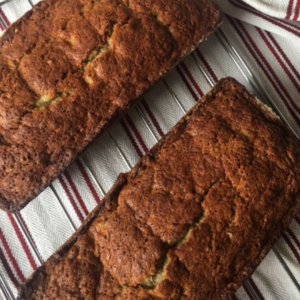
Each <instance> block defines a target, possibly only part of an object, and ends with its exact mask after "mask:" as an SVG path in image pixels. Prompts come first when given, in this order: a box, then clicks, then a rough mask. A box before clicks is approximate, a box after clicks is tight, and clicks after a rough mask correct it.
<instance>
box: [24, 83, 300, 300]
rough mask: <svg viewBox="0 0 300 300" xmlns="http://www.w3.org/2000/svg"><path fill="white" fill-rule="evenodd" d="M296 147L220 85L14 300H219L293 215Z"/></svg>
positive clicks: (299, 193)
mask: <svg viewBox="0 0 300 300" xmlns="http://www.w3.org/2000/svg"><path fill="white" fill-rule="evenodd" d="M299 181H300V143H299V141H298V140H297V139H296V138H295V137H294V136H293V135H292V134H291V133H290V132H289V130H287V129H286V128H285V127H284V126H283V124H282V123H281V122H280V120H279V119H278V118H277V117H276V116H274V115H273V114H272V113H271V112H270V111H269V110H268V109H266V108H265V107H264V106H263V105H262V104H261V103H259V102H258V101H257V100H256V99H255V98H254V97H253V96H251V95H250V94H249V93H248V92H247V91H246V90H245V88H244V87H243V86H241V85H240V84H239V83H237V82H236V81H235V80H233V79H230V78H228V79H225V80H222V81H221V82H220V83H218V84H217V86H216V87H215V88H214V89H213V90H212V92H210V93H209V94H208V95H207V96H205V97H204V99H203V102H201V103H200V102H199V103H198V104H197V105H196V106H195V107H194V108H193V109H192V110H191V111H190V112H189V113H188V114H187V116H185V117H184V118H183V119H182V120H181V121H180V122H179V123H178V124H177V125H176V126H175V127H174V128H173V129H172V130H171V132H170V133H169V134H168V135H167V136H166V137H165V138H163V140H162V141H160V142H159V143H158V144H157V145H156V146H155V147H154V148H153V149H152V150H151V151H150V153H149V154H148V155H146V156H145V157H144V158H143V159H142V160H141V161H140V162H139V163H138V165H137V166H136V167H135V168H134V169H133V170H132V171H131V172H129V173H127V174H125V175H121V176H120V177H119V179H118V180H117V182H116V184H115V186H114V187H113V188H112V190H111V191H110V193H109V194H108V195H107V197H106V198H105V200H104V202H103V204H102V206H99V207H97V208H96V209H95V210H94V211H93V213H92V214H91V215H90V217H89V219H88V220H87V221H86V223H85V224H84V225H83V226H82V227H81V229H79V231H78V232H77V233H76V234H75V235H74V236H73V237H72V238H71V239H70V240H69V241H68V243H67V244H66V245H64V246H63V247H62V248H61V249H60V250H59V251H58V252H57V253H56V254H55V255H53V256H52V257H51V258H50V259H49V260H48V261H47V262H46V263H45V264H44V265H43V266H42V267H40V268H39V269H38V270H37V272H36V273H35V274H34V275H33V277H32V278H31V279H30V280H29V281H28V282H27V283H26V284H25V285H24V286H22V287H21V289H20V299H28V300H29V299H30V300H37V299H44V300H46V299H82V300H83V299H102V300H104V299H105V300H109V299H110V300H113V299H114V300H124V299H139V300H142V299H144V300H146V299H147V300H148V299H149V300H150V299H152V300H158V299H168V300H170V299H174V300H175V299H185V300H196V299H198V300H201V299H203V300H216V299H226V298H227V297H228V296H229V295H230V294H231V293H232V292H234V291H235V290H236V289H237V288H238V286H239V285H240V284H241V283H242V281H243V280H244V279H245V278H246V277H247V276H250V274H251V273H252V272H253V270H254V269H255V267H256V266H257V265H258V264H259V262H260V261H261V260H262V259H263V257H264V256H265V255H266V254H267V252H268V251H269V249H270V248H271V246H272V244H273V243H274V241H275V240H276V238H278V236H279V234H280V231H281V230H282V229H283V228H285V227H286V226H287V225H288V224H289V223H290V222H291V220H292V218H293V216H294V215H295V214H296V213H297V211H298V210H299V209H300V186H299Z"/></svg>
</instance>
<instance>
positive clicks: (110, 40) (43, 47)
mask: <svg viewBox="0 0 300 300" xmlns="http://www.w3.org/2000/svg"><path fill="white" fill-rule="evenodd" d="M221 20H222V15H221V12H220V10H219V9H218V8H217V7H216V6H215V5H214V4H212V3H211V2H210V0H176V3H173V2H172V3H171V2H170V1H167V0H130V1H129V0H101V1H92V0H45V1H42V2H40V3H39V4H38V5H37V6H35V7H34V8H33V10H32V11H30V12H29V13H27V14H26V15H25V16H24V17H23V18H21V19H20V20H19V21H18V22H16V23H15V24H13V25H12V26H11V27H10V28H9V29H8V30H7V31H6V33H5V34H4V35H3V36H2V37H1V39H0V49H1V52H0V207H1V208H3V209H6V210H11V211H14V210H19V209H21V208H22V207H23V206H25V205H26V204H27V203H28V201H30V200H31V199H32V198H34V197H35V196H36V195H37V194H38V193H39V192H41V191H42V190H43V189H44V188H45V187H46V186H47V185H48V184H50V182H51V181H52V180H53V179H54V178H55V177H56V176H57V175H58V174H59V173H61V172H62V171H63V170H64V169H65V168H66V166H68V165H69V164H70V162H71V161H72V160H74V158H75V157H76V156H77V155H78V153H79V152H81V151H82V150H83V149H84V148H85V147H86V146H87V145H88V144H89V143H90V142H91V141H92V140H93V139H94V138H95V137H96V136H97V135H98V134H100V133H101V132H103V131H104V130H105V128H106V127H107V126H108V125H109V124H111V122H112V121H113V120H114V119H116V118H118V117H120V116H121V115H122V114H123V113H124V112H125V111H126V110H127V109H128V108H129V107H130V106H131V105H132V104H133V103H134V102H135V101H136V100H137V99H138V98H139V97H141V95H142V94H143V93H144V92H145V91H146V90H147V89H148V88H149V87H150V86H152V85H153V84H154V83H155V82H156V81H157V80H158V79H159V78H160V77H162V76H163V75H164V74H165V73H166V71H168V70H169V69H170V68H171V67H172V66H174V65H175V64H176V63H177V62H178V60H179V59H180V58H182V57H183V56H184V55H186V54H187V53H188V52H190V51H191V50H193V49H194V48H195V47H196V46H197V45H198V43H199V42H200V41H202V40H203V39H204V38H205V37H206V36H207V35H208V34H209V33H210V32H212V31H213V30H214V29H215V28H216V27H217V26H218V25H219V24H220V23H221Z"/></svg>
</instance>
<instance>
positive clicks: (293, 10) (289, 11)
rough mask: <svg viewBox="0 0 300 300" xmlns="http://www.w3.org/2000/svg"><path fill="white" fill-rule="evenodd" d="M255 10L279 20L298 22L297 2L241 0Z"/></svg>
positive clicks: (298, 10) (292, 0)
mask: <svg viewBox="0 0 300 300" xmlns="http://www.w3.org/2000/svg"><path fill="white" fill-rule="evenodd" d="M243 1H244V2H246V3H248V4H249V5H251V6H253V7H254V8H255V9H257V10H259V11H261V12H263V13H265V14H267V15H270V16H273V17H276V18H280V19H288V20H293V21H297V20H298V21H299V20H300V14H299V12H300V1H299V0H276V1H274V0H243Z"/></svg>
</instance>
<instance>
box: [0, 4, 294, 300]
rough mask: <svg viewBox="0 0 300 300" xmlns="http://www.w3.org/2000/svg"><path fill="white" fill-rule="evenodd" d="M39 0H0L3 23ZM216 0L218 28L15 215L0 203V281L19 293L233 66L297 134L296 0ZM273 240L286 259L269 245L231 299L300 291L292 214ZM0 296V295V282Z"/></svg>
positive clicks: (233, 72) (233, 71)
mask: <svg viewBox="0 0 300 300" xmlns="http://www.w3.org/2000/svg"><path fill="white" fill-rule="evenodd" d="M37 2H38V1H28V0H13V1H11V2H9V3H7V4H4V5H3V6H2V7H1V8H0V29H1V31H3V30H5V28H6V27H7V26H9V25H10V24H11V23H12V22H14V21H15V20H16V19H18V18H19V17H21V16H22V15H23V14H24V13H25V12H26V11H27V10H29V9H30V8H31V5H32V4H36V3H37ZM215 2H216V3H218V4H219V6H220V7H221V8H222V10H223V11H224V12H225V14H226V17H225V20H224V23H223V25H222V26H221V31H220V30H219V31H218V33H217V34H213V35H212V36H211V37H209V39H208V40H207V41H206V42H205V43H203V44H202V45H201V46H200V47H199V48H198V49H196V51H195V52H194V53H193V55H190V56H188V57H186V58H185V59H184V60H183V61H182V62H181V63H180V64H179V65H178V66H177V67H176V68H175V69H174V70H172V71H171V72H170V73H169V74H168V75H167V76H166V77H165V79H164V80H163V81H161V82H159V83H158V84H156V85H155V87H154V88H152V89H151V91H150V92H149V93H147V94H146V95H145V97H144V98H143V99H141V101H140V102H139V104H138V106H137V107H135V108H133V109H131V110H130V111H129V113H128V114H127V115H126V116H125V117H124V118H123V119H122V120H121V121H119V122H117V123H115V124H114V125H113V126H112V127H110V129H109V131H108V132H107V133H106V134H104V135H102V136H101V137H100V138H98V139H97V141H96V142H95V143H94V144H93V145H92V146H91V147H90V148H89V149H88V150H87V151H85V153H84V155H83V156H82V157H81V158H80V159H78V160H77V161H76V162H74V163H73V164H72V165H71V167H70V168H69V169H68V170H67V171H66V172H64V173H63V174H62V175H61V176H60V177H59V178H58V179H56V180H55V181H54V182H53V184H52V185H51V186H50V187H49V188H47V189H46V190H45V191H44V192H43V193H42V194H41V195H40V196H38V197H37V198H36V199H35V200H34V201H32V202H31V203H30V204H29V205H28V206H27V207H26V208H25V209H23V210H22V211H21V212H20V213H18V214H16V215H12V214H8V213H5V212H3V211H0V274H1V276H0V287H1V286H2V283H3V281H5V282H6V284H8V286H9V288H10V289H11V292H12V293H13V294H14V295H16V294H17V287H18V286H19V285H20V284H21V283H22V282H24V281H25V280H26V278H27V277H28V276H29V275H30V274H31V273H32V272H33V271H34V270H35V269H36V268H37V267H38V266H39V265H40V264H41V262H42V261H44V260H46V259H47V258H48V257H49V256H50V255H51V254H52V253H53V252H54V251H55V250H57V249H58V247H59V246H61V245H62V244H63V243H64V242H65V241H66V239H68V238H69V237H70V236H71V234H72V233H73V232H74V230H75V228H78V227H79V226H80V224H81V223H82V222H83V220H84V219H85V218H86V216H87V215H88V213H89V212H90V211H91V210H92V209H93V208H94V207H95V205H96V204H97V203H99V202H100V201H101V199H102V198H103V196H104V194H105V193H106V192H107V191H108V190H109V188H110V187H111V185H112V184H113V183H114V181H115V179H116V177H117V176H118V174H119V173H120V172H126V171H128V170H129V169H130V168H131V167H132V166H133V165H134V164H135V163H137V161H138V160H139V158H140V157H141V156H143V155H144V154H145V153H146V152H147V151H148V150H149V149H150V148H151V147H152V146H153V145H154V144H155V143H156V142H157V141H158V140H159V139H160V138H161V137H162V135H163V134H164V133H166V132H168V131H169V130H170V128H171V127H172V126H173V125H174V124H175V123H176V122H177V121H178V120H179V119H180V118H181V117H182V116H183V115H184V111H186V110H188V109H189V108H191V107H192V106H193V104H194V103H195V101H197V100H198V99H199V98H200V97H201V96H202V95H204V94H205V93H206V92H208V91H209V90H210V89H211V84H213V83H215V82H216V81H217V80H219V79H220V78H222V77H225V76H233V77H235V78H236V79H238V80H239V81H240V82H241V83H243V84H244V85H246V86H247V88H248V89H249V90H250V91H253V92H254V93H258V94H257V95H258V96H260V95H264V97H266V98H270V99H272V101H273V103H274V104H275V106H276V107H277V108H278V109H279V112H280V113H281V114H282V116H283V117H284V119H286V120H287V121H288V123H289V124H290V126H291V127H292V128H293V130H294V132H295V133H296V134H297V135H298V136H299V135H300V55H299V48H300V23H299V22H297V21H296V20H299V6H300V1H297V0H294V1H283V0H282V1H271V0H264V1H254V0H253V1H252V0H245V1H244V2H243V1H239V0H226V1H225V0H216V1H215ZM246 2H247V3H246ZM274 16H275V17H277V18H275V17H274ZM279 18H280V19H279ZM78 26H80V24H78ZM224 34H225V39H224ZM222 36H223V39H222ZM240 58H241V59H240ZM235 61H236V62H237V64H236V63H235ZM199 66H201V68H202V70H203V71H201V69H200V67H199ZM253 82H254V85H253ZM257 86H258V87H259V89H258V90H257V88H256V87H257ZM262 90H263V91H264V92H263V93H261V91H262ZM174 96H176V98H174ZM177 101H179V102H180V103H181V106H180V105H178V102H177ZM25 233H27V237H29V240H30V242H28V238H27V237H26V234H25ZM274 249H275V251H278V252H279V253H280V256H281V258H282V259H283V262H284V263H283V262H282V261H281V262H280V260H278V257H277V256H276V255H275V252H274V251H273V250H272V251H270V253H269V254H268V256H267V257H266V258H265V259H264V261H263V262H262V263H261V264H260V266H259V267H258V268H257V270H256V271H255V273H254V274H253V276H252V277H251V279H249V280H248V281H247V282H245V283H244V284H243V286H242V287H241V288H240V289H239V290H238V292H237V293H236V294H235V295H234V296H233V297H232V299H246V300H247V299H250V300H251V299H259V300H262V299H278V300H285V299H286V300H300V291H299V290H298V289H297V285H296V284H295V283H294V282H293V279H294V280H296V281H297V282H298V285H299V283H300V218H299V215H298V216H297V217H296V218H295V220H294V221H293V222H292V223H291V225H290V226H289V228H288V229H287V230H286V231H285V232H283V233H282V237H281V238H280V240H279V241H278V242H277V243H276V245H275V247H274ZM286 267H287V268H288V270H289V272H291V273H292V274H293V276H292V277H291V276H290V275H289V273H288V272H287V271H286ZM1 278H2V279H3V281H1ZM0 299H5V295H4V293H3V292H2V293H1V292H0Z"/></svg>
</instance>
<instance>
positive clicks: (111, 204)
mask: <svg viewBox="0 0 300 300" xmlns="http://www.w3.org/2000/svg"><path fill="white" fill-rule="evenodd" d="M228 87H230V88H233V90H234V91H235V92H237V93H239V94H241V95H244V96H245V98H246V99H247V100H248V101H250V102H251V103H252V104H254V105H255V106H256V107H257V108H258V109H259V111H260V113H261V114H263V115H264V116H265V117H266V119H267V120H269V121H270V122H272V123H273V124H274V123H275V124H277V126H279V127H280V128H284V126H283V124H282V123H281V121H280V120H279V119H278V118H276V117H275V116H274V114H272V113H271V112H269V111H267V110H265V109H264V108H263V107H262V105H261V103H260V102H258V101H257V100H256V99H255V98H254V97H253V96H251V95H250V94H249V93H248V92H247V90H246V89H245V88H244V87H243V86H242V85H241V84H239V83H238V82H237V81H236V80H234V79H232V78H226V79H223V80H221V81H220V82H219V83H218V84H217V85H216V86H215V87H214V89H213V90H212V91H211V92H210V93H209V94H207V95H206V96H205V97H204V98H203V99H202V100H201V101H199V102H198V103H197V104H196V106H195V107H194V108H192V109H191V111H190V112H189V113H188V114H187V115H186V116H185V117H184V118H183V119H181V120H180V121H179V122H178V124H177V125H176V126H175V127H174V128H173V129H172V130H171V131H170V132H169V133H168V134H167V135H166V136H165V137H164V138H163V139H162V140H161V141H160V142H159V143H158V144H157V145H156V146H154V148H153V149H152V150H151V151H150V152H149V154H147V155H146V156H144V157H143V158H142V159H141V160H140V162H139V163H138V164H137V165H136V166H135V167H134V168H133V169H132V171H131V172H129V173H127V174H124V175H120V177H119V178H118V179H117V181H116V183H115V185H114V187H113V188H112V189H111V191H110V192H109V194H108V195H107V196H106V197H105V198H104V200H103V203H102V204H101V205H99V206H98V207H97V208H95V210H94V211H93V212H92V213H91V214H90V216H89V217H88V219H87V221H86V222H85V223H84V225H83V226H82V227H81V228H80V229H79V230H78V231H77V232H76V234H74V235H73V236H72V237H71V238H70V240H69V241H68V242H67V243H66V244H65V245H64V246H62V247H61V248H60V250H59V251H58V252H57V253H56V254H54V255H53V256H52V257H51V258H50V259H49V260H48V261H47V262H46V265H49V264H53V263H54V264H55V262H56V261H59V260H60V259H62V258H63V257H64V256H65V254H66V253H67V252H68V250H69V249H70V248H71V247H72V245H74V243H75V242H76V240H77V239H78V238H79V237H80V236H81V235H83V234H84V233H85V232H86V230H87V229H88V228H89V226H90V225H91V224H92V222H93V221H94V220H95V218H96V217H97V216H98V215H101V214H104V213H105V212H106V211H114V210H115V209H116V206H118V203H117V201H118V197H119V195H120V192H121V191H122V190H123V189H124V187H126V185H127V184H128V182H132V181H133V180H134V179H135V178H137V177H138V176H139V174H140V173H142V172H143V168H144V166H146V165H147V164H149V161H151V160H152V158H153V157H155V156H156V155H157V154H158V153H159V152H160V151H162V149H163V147H164V145H166V144H170V143H172V138H173V136H176V135H178V134H179V135H180V134H181V133H182V132H183V130H184V128H185V127H186V124H188V120H189V118H190V117H191V116H192V115H193V114H194V113H195V112H196V111H201V108H202V107H203V108H204V107H205V105H207V104H208V103H209V102H211V101H213V100H214V99H215V97H216V95H217V94H218V93H219V92H221V93H222V90H223V89H225V90H226V88H228ZM284 130H286V135H287V136H288V138H291V139H293V134H292V133H291V132H290V131H289V130H288V129H284ZM294 139H295V138H294ZM295 143H296V145H298V147H299V142H298V141H296V139H295ZM298 150H299V149H298ZM294 155H295V157H294V158H295V160H296V162H297V161H300V152H299V151H297V152H296V154H295V153H294ZM298 173H299V172H298ZM298 175H299V174H298ZM292 200H293V201H291V203H292V204H291V206H290V209H289V210H288V211H287V212H286V214H285V215H283V216H282V219H281V221H280V224H279V225H278V224H273V230H271V231H270V234H269V237H268V241H267V242H266V243H265V245H264V246H263V247H262V248H261V249H260V252H259V255H258V256H257V257H256V258H255V259H254V260H252V261H251V262H250V263H248V264H247V265H246V266H245V267H244V268H243V269H242V270H240V272H239V273H238V274H236V276H235V277H234V278H232V281H231V282H230V284H228V285H227V287H226V289H223V290H222V291H220V293H219V294H218V297H217V298H213V299H227V297H229V296H230V295H231V294H232V293H233V292H235V291H236V290H237V289H238V287H239V286H240V285H241V284H242V282H243V280H245V279H246V278H248V277H249V276H250V275H251V274H252V273H253V271H254V270H255V268H256V267H257V266H258V264H259V263H260V262H261V261H262V259H263V258H264V257H265V256H266V254H267V253H268V251H269V250H270V249H271V247H272V245H273V244H274V242H275V241H276V239H277V238H279V236H280V233H281V231H282V230H284V229H285V228H286V227H287V226H288V225H289V224H290V222H291V221H292V219H293V217H294V216H295V215H296V214H297V212H299V210H300V192H299V189H298V192H297V193H296V194H295V199H292ZM257 230H259V228H258V229H257ZM43 274H44V266H43V267H40V268H39V269H38V270H37V271H36V272H35V274H34V275H33V276H32V277H31V278H30V279H29V280H28V281H27V283H26V284H24V285H23V286H22V287H21V288H20V296H19V297H20V299H29V298H26V297H30V291H32V290H34V289H35V281H36V280H37V281H38V280H40V279H39V277H42V276H44V275H43ZM28 292H29V294H27V293H28ZM118 299H119V298H118ZM126 299H127V298H126ZM130 299H131V298H130ZM143 299H148V298H147V297H146V298H143ZM149 299H150V298H149ZM151 299H152V298H151ZM153 299H156V298H153ZM170 299H171V298H170ZM172 299H173V298H172ZM174 299H181V298H180V297H179V298H174ZM182 299H186V298H183V295H182ZM192 299H202V298H201V297H200V296H199V298H198V296H197V297H196V298H192ZM209 299H210V298H209Z"/></svg>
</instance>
